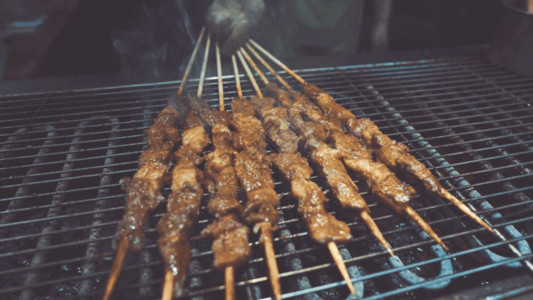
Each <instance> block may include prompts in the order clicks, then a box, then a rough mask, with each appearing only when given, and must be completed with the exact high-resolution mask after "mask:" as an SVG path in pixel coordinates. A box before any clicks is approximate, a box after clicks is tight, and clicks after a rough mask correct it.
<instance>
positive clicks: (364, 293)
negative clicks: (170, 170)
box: [0, 52, 533, 299]
mask: <svg viewBox="0 0 533 300" xmlns="http://www.w3.org/2000/svg"><path fill="white" fill-rule="evenodd" d="M297 72H298V74H299V75H301V76H302V77H303V78H304V79H305V80H306V81H308V82H312V83H315V84H316V85H318V86H319V87H322V88H323V89H325V90H326V91H327V92H329V93H330V94H331V95H333V97H334V98H336V100H337V101H338V102H339V103H341V104H343V105H344V106H346V107H348V108H349V109H350V110H351V111H352V112H353V113H354V114H355V115H356V116H358V117H368V118H370V119H372V120H373V121H374V122H375V123H376V124H377V125H378V126H379V127H380V128H381V129H382V131H383V132H385V133H386V134H388V135H389V136H390V137H392V138H394V139H396V140H398V141H401V142H403V143H405V144H407V145H408V146H409V147H410V148H411V153H412V154H413V155H415V156H416V157H417V158H418V159H419V160H421V161H423V162H424V163H425V164H426V165H427V166H428V167H429V168H430V169H431V170H432V172H433V173H434V174H436V175H437V176H438V178H439V180H440V181H441V182H442V183H443V185H444V186H445V187H446V188H447V189H448V190H450V191H451V192H452V193H454V194H455V195H456V196H458V197H459V199H461V200H462V201H464V202H465V203H468V204H469V205H471V206H472V207H473V208H474V209H475V210H476V211H477V212H478V214H481V215H483V216H484V217H485V219H486V220H488V221H489V222H490V223H491V224H492V225H493V226H495V227H496V228H498V229H499V230H500V231H501V232H502V233H504V235H505V236H506V238H507V241H500V240H497V239H495V238H494V237H492V236H491V235H490V234H488V233H486V232H485V231H484V230H483V229H481V228H480V227H479V226H477V225H476V224H475V223H474V222H473V221H471V220H470V219H468V218H467V217H466V216H464V215H463V214H462V213H460V212H459V211H458V210H457V209H455V208H454V207H452V206H451V204H449V203H448V202H445V201H444V200H442V199H438V198H432V197H429V196H427V195H421V196H419V197H417V198H416V201H415V202H414V204H413V206H414V207H415V209H416V210H417V211H418V213H419V214H420V215H422V217H424V218H425V219H426V220H428V221H429V223H430V225H431V226H432V227H433V228H434V229H435V230H436V231H437V232H438V233H439V235H440V236H441V237H442V238H443V240H444V241H445V243H446V244H448V245H449V246H450V249H451V252H450V253H445V252H444V251H442V249H441V248H439V247H436V246H435V243H434V242H433V241H432V240H431V239H430V238H429V237H427V236H426V235H425V234H424V233H423V232H422V231H421V230H420V229H418V228H417V227H416V226H415V225H414V224H412V223H410V222H409V221H408V220H407V219H404V218H401V217H398V216H396V215H394V214H392V212H391V211H390V210H389V209H387V208H386V207H383V206H382V205H381V204H379V202H378V201H376V199H374V198H373V197H372V195H371V194H369V193H368V192H367V189H365V187H364V186H362V183H361V186H362V188H361V190H362V194H363V196H364V197H365V199H366V200H367V201H368V203H369V206H370V208H371V210H372V215H373V217H374V219H375V220H376V222H377V224H378V226H379V227H380V228H381V229H382V231H383V233H384V235H385V238H386V239H387V240H388V241H389V242H390V243H391V245H392V246H393V247H394V252H395V253H396V255H398V256H397V257H395V258H391V257H389V255H388V254H387V252H386V251H385V250H383V249H382V248H381V247H380V246H379V243H378V242H377V241H376V240H375V239H374V238H373V237H372V235H371V234H369V232H368V230H367V229H366V228H365V226H364V225H363V224H362V222H361V220H359V219H358V218H357V217H356V215H355V214H353V213H350V212H345V211H343V210H342V209H340V208H339V207H338V206H337V205H336V203H335V202H334V201H331V202H330V203H329V204H328V206H327V208H328V211H330V212H331V213H333V214H335V216H336V217H337V218H339V219H341V220H343V221H346V222H347V223H348V224H349V225H350V228H351V230H352V234H353V235H354V237H355V240H354V241H352V242H350V243H347V244H344V245H340V246H339V247H340V251H341V253H342V255H343V258H344V260H345V262H346V265H347V266H348V269H349V273H350V276H351V278H352V279H353V281H354V285H355V287H356V289H357V292H358V295H357V296H358V297H366V298H369V299H378V298H383V297H394V298H398V297H400V298H414V299H422V298H428V297H437V296H439V297H442V296H447V297H457V296H459V297H483V296H494V297H497V298H498V297H500V298H505V297H515V296H520V295H524V294H528V293H533V279H532V278H531V275H530V274H531V273H530V271H528V268H527V267H525V264H524V262H525V261H526V260H531V258H532V257H533V254H532V252H531V242H533V200H532V198H533V185H532V184H531V182H532V179H533V175H532V172H533V171H532V170H533V110H532V108H531V104H532V102H533V79H531V78H527V77H521V76H518V75H515V74H512V73H509V72H508V71H505V70H503V69H500V68H498V67H495V66H493V65H491V64H490V63H489V62H488V61H487V60H486V59H485V58H484V55H483V53H482V52H477V53H462V54H461V53H459V54H454V55H445V56H435V57H431V58H429V57H428V58H424V59H408V60H400V59H396V60H392V61H390V62H384V63H374V64H360V65H351V66H343V67H335V68H334V67H327V68H317V69H301V70H297ZM281 75H282V76H283V77H284V78H285V79H286V80H287V81H288V82H289V83H290V84H291V85H292V86H294V87H296V86H299V85H298V83H297V82H296V81H295V80H294V79H292V78H291V77H290V76H288V75H287V74H285V73H281ZM272 81H273V82H274V81H275V79H274V78H272ZM241 82H243V93H244V94H245V96H252V95H253V94H254V92H253V89H252V87H251V85H250V84H249V83H248V81H247V80H246V79H245V78H244V77H242V78H241ZM197 84H198V82H197V81H195V80H190V83H189V87H190V88H191V89H195V88H196V87H195V85H197ZM178 85H179V82H162V83H153V84H142V85H123V86H116V87H105V88H91V89H76V90H68V91H56V92H34V93H16V94H15V93H13V94H6V95H2V96H0V102H1V104H2V105H1V107H0V115H1V116H2V118H1V120H0V124H1V126H0V140H1V141H2V144H1V146H0V168H1V169H0V182H1V185H0V189H1V195H2V196H1V199H0V295H1V297H2V298H3V299H7V298H18V299H49V298H60V297H66V298H95V297H96V298H97V297H101V296H102V294H103V291H104V288H105V284H106V280H107V277H108V274H109V271H110V268H111V265H112V260H113V256H114V252H113V250H112V248H111V241H112V240H113V238H114V233H115V230H116V228H117V225H118V221H119V220H120V218H121V216H122V213H123V205H124V192H123V191H122V190H121V188H120V184H119V181H120V179H121V178H123V177H125V176H131V175H133V173H134V172H135V170H136V169H137V158H138V156H139V155H140V153H141V152H142V150H143V149H144V148H145V147H146V140H145V136H144V131H145V130H146V129H147V128H148V127H149V126H150V125H151V124H152V120H153V118H154V117H155V116H156V114H157V113H158V112H159V111H160V110H161V109H162V108H163V107H164V106H165V105H166V103H167V101H168V99H169V98H170V96H171V95H172V94H173V93H174V92H175V91H176V89H177V87H178ZM224 86H225V89H226V93H225V96H226V99H227V100H228V101H229V100H230V99H231V97H234V96H236V94H235V92H234V91H235V87H234V79H233V78H232V77H231V76H227V77H224ZM204 98H205V99H207V100H208V102H209V103H210V104H211V105H212V106H213V107H216V106H217V99H218V98H217V80H216V78H215V77H210V78H207V79H206V82H205V87H204ZM228 101H226V103H228ZM227 108H228V109H229V105H228V106H227ZM270 151H274V150H273V149H270ZM274 176H275V178H278V180H277V183H276V189H277V191H278V192H279V194H280V195H281V196H282V200H281V206H280V211H281V220H280V226H279V229H278V230H277V231H276V232H275V236H274V238H275V240H274V248H275V252H276V254H277V255H276V259H277V262H278V265H279V269H280V276H281V284H282V292H283V297H284V298H299V299H339V298H346V297H348V296H349V291H348V288H347V287H346V285H345V284H344V282H343V281H342V278H341V277H340V275H339V274H338V271H337V270H336V267H335V264H334V263H333V262H332V261H331V258H330V255H329V253H328V250H327V248H326V247H323V246H320V245H317V244H316V243H314V242H313V241H312V240H311V238H310V237H309V235H308V234H307V232H306V229H305V225H304V224H303V223H302V221H301V220H300V218H299V217H298V213H297V211H296V204H295V201H294V199H292V198H291V196H290V195H289V193H288V192H289V190H288V189H289V187H288V184H287V182H284V181H283V180H282V179H281V176H279V174H274ZM314 179H315V180H316V181H317V183H319V184H320V185H321V186H322V187H323V189H324V191H325V192H326V193H327V188H326V187H325V184H324V182H322V181H321V180H320V178H314ZM166 193H167V194H168V190H167V191H166ZM327 195H328V196H329V195H330V194H329V193H327ZM204 200H205V201H207V195H206V197H205V199H204ZM164 212H165V207H164V205H161V206H160V207H159V208H158V209H157V210H156V211H155V212H154V213H152V214H151V216H150V219H149V222H148V225H149V226H148V227H147V228H146V242H145V247H144V249H143V250H142V251H141V253H139V254H138V255H131V254H129V255H128V256H127V258H126V261H125V264H124V268H123V271H122V273H121V276H120V278H119V280H118V282H117V286H116V288H115V291H114V294H113V296H114V297H115V298H116V299H122V298H142V299H145V298H146V299H151V298H158V297H160V296H161V287H162V282H163V275H164V266H163V261H162V259H161V257H160V254H159V252H158V249H157V244H156V241H157V237H158V235H157V231H156V229H155V225H156V224H157V221H158V220H159V218H160V217H161V215H162V214H163V213H164ZM210 220H211V217H210V216H209V214H208V213H207V211H206V209H205V207H203V208H202V211H201V214H200V217H199V220H198V222H197V224H196V225H195V226H194V228H193V230H192V232H191V237H192V244H191V245H192V251H193V258H192V261H191V265H190V268H189V273H188V275H187V279H186V282H185V293H184V295H183V298H186V299H220V298H222V297H223V293H224V291H223V290H224V282H223V273H222V272H221V271H216V270H214V269H213V267H212V260H213V256H212V252H211V248H210V247H211V241H210V240H207V239H203V238H199V233H200V231H201V230H202V229H203V228H205V226H206V225H207V224H208V223H209V222H210ZM250 241H251V243H252V258H251V259H250V261H249V262H247V263H246V264H245V265H243V266H241V267H239V268H238V269H237V270H236V278H235V280H236V295H237V298H238V299H245V298H246V299H265V298H269V297H270V296H271V289H270V286H269V280H268V277H267V276H268V273H267V268H266V263H265V260H264V253H263V250H262V247H261V245H260V244H259V243H258V241H257V236H254V235H252V236H251V238H250ZM510 245H512V246H514V248H515V249H517V250H518V251H519V252H520V253H521V255H520V256H517V255H516V253H514V252H513V251H511V250H510V247H509V246H510Z"/></svg>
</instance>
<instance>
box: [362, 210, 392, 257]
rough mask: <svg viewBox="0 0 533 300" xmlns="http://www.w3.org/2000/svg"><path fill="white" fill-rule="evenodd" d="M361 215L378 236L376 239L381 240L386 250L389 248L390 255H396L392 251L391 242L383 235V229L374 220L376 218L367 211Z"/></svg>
mask: <svg viewBox="0 0 533 300" xmlns="http://www.w3.org/2000/svg"><path fill="white" fill-rule="evenodd" d="M359 216H360V217H361V219H363V221H364V222H365V223H366V226H368V228H369V229H370V231H371V232H372V234H373V235H374V236H375V237H376V239H377V240H378V241H379V242H380V244H381V245H382V246H383V247H384V248H385V250H387V252H388V253H389V254H390V256H394V252H392V249H391V246H390V244H389V242H387V240H386V239H385V237H384V236H383V233H381V230H380V229H379V227H378V225H377V224H376V222H374V219H372V217H371V216H370V214H369V213H368V212H367V211H361V213H360V214H359Z"/></svg>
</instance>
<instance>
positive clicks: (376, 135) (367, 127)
mask: <svg viewBox="0 0 533 300" xmlns="http://www.w3.org/2000/svg"><path fill="white" fill-rule="evenodd" d="M304 91H305V93H306V94H308V95H309V96H310V97H311V99H313V101H314V102H315V103H316V104H317V105H318V106H319V107H320V108H321V109H322V111H323V112H324V114H325V115H326V117H327V118H328V119H330V120H339V121H340V123H341V124H342V125H343V126H345V127H346V129H347V130H348V131H349V132H350V133H351V134H353V135H355V136H356V137H358V138H359V139H361V141H362V142H363V143H364V144H365V146H366V147H368V148H369V149H371V150H372V151H373V153H374V154H375V155H376V157H377V158H378V160H380V161H381V162H383V163H384V164H385V165H387V166H388V167H389V168H391V169H393V170H398V171H399V172H400V173H403V174H405V175H407V176H408V177H410V178H413V179H416V180H417V181H419V182H421V183H422V185H423V186H424V188H425V189H426V191H428V192H430V193H432V194H434V195H437V196H439V197H442V198H444V199H446V200H448V201H449V202H451V203H452V204H453V205H455V206H456V207H458V208H459V209H460V210H461V211H462V212H463V213H465V214H466V215H467V216H468V217H470V218H471V219H472V220H474V221H476V222H477V223H478V224H479V225H481V226H482V227H484V228H485V229H487V230H488V231H490V232H493V233H494V230H493V229H492V228H491V227H490V226H489V225H488V224H487V223H486V222H485V221H483V220H482V219H481V218H480V217H479V216H478V215H476V214H475V213H474V212H473V211H472V210H471V209H470V208H469V207H468V206H466V205H465V204H464V203H463V202H461V201H460V200H459V199H457V198H456V197H455V196H453V195H452V194H451V193H450V192H448V191H447V190H446V189H445V188H444V187H443V186H442V185H441V184H440V182H439V181H438V179H437V178H436V177H435V176H434V175H433V174H432V173H431V171H429V170H428V169H427V168H426V166H425V165H424V164H423V163H421V162H419V161H418V160H416V158H415V157H414V156H412V155H410V154H409V148H408V147H407V146H406V145H404V144H402V143H400V142H397V141H394V140H391V139H390V138H389V137H388V136H387V135H386V134H384V133H383V132H381V131H380V130H379V128H378V127H377V126H376V124H375V123H374V122H372V121H371V120H370V119H367V118H361V119H357V118H356V117H355V116H354V115H353V114H352V112H351V111H350V110H348V109H346V108H345V107H343V106H342V105H340V104H338V103H337V102H336V101H335V100H334V99H333V97H331V96H330V95H329V94H327V93H326V92H324V91H323V90H322V89H320V88H319V87H317V86H315V85H313V84H310V83H305V84H304Z"/></svg>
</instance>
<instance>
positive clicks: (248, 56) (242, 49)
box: [239, 48, 268, 84]
mask: <svg viewBox="0 0 533 300" xmlns="http://www.w3.org/2000/svg"><path fill="white" fill-rule="evenodd" d="M239 51H240V52H241V53H242V55H244V58H246V60H247V61H248V63H249V64H250V65H251V66H252V68H254V70H255V71H256V72H257V74H258V75H259V77H261V79H262V80H263V82H264V83H265V84H268V79H267V78H266V76H265V74H263V72H261V70H260V69H259V67H258V66H257V65H256V64H255V62H254V61H253V60H252V58H251V57H250V55H248V53H247V52H246V50H244V48H241V49H240V50H239Z"/></svg>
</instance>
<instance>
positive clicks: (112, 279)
mask: <svg viewBox="0 0 533 300" xmlns="http://www.w3.org/2000/svg"><path fill="white" fill-rule="evenodd" d="M129 246H130V240H128V239H127V238H121V239H120V243H119V245H118V249H117V254H116V255H115V261H114V262H113V266H112V267H111V273H110V275H109V279H108V280H107V286H106V288H105V294H104V297H102V299H103V300H109V297H110V296H111V293H112V292H113V288H114V287H115V283H116V282H117V279H118V275H119V274H120V270H121V269H122V264H123V263H124V258H125V257H126V253H127V252H128V248H129Z"/></svg>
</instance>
